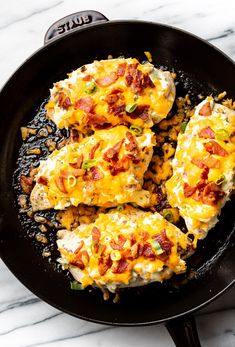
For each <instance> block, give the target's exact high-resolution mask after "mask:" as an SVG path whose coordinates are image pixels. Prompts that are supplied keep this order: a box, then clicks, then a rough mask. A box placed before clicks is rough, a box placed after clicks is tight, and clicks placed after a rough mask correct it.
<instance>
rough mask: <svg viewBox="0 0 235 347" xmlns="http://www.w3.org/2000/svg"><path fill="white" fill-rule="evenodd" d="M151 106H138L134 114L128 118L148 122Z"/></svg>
mask: <svg viewBox="0 0 235 347" xmlns="http://www.w3.org/2000/svg"><path fill="white" fill-rule="evenodd" d="M148 109H149V105H138V106H137V107H136V109H135V111H134V112H132V113H130V114H129V113H128V116H129V117H130V118H132V119H136V118H140V119H142V120H143V121H146V120H148V119H149V113H148Z"/></svg>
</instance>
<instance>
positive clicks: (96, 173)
mask: <svg viewBox="0 0 235 347" xmlns="http://www.w3.org/2000/svg"><path fill="white" fill-rule="evenodd" d="M90 172H91V177H92V180H93V181H99V180H101V179H102V178H103V177H104V174H103V172H101V171H100V169H99V168H98V167H97V166H93V167H91V168H90Z"/></svg>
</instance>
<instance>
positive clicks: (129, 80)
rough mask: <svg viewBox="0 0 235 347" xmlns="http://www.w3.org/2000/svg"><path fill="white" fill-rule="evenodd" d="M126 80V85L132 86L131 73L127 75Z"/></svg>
mask: <svg viewBox="0 0 235 347" xmlns="http://www.w3.org/2000/svg"><path fill="white" fill-rule="evenodd" d="M125 80H126V85H127V87H128V86H130V85H131V84H132V82H133V77H132V76H131V75H130V73H128V75H126V77H125Z"/></svg>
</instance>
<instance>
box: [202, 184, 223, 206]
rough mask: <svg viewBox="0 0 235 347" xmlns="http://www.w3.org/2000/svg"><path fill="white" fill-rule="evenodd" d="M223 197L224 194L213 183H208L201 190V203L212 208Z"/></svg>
mask: <svg viewBox="0 0 235 347" xmlns="http://www.w3.org/2000/svg"><path fill="white" fill-rule="evenodd" d="M224 195H225V193H224V192H223V191H222V190H221V189H220V188H219V187H218V186H217V185H216V184H215V183H214V182H209V183H208V184H207V185H206V186H205V188H204V190H203V194H202V202H203V203H204V204H206V205H212V206H214V205H216V204H217V202H218V201H219V200H221V199H222V198H223V197H224Z"/></svg>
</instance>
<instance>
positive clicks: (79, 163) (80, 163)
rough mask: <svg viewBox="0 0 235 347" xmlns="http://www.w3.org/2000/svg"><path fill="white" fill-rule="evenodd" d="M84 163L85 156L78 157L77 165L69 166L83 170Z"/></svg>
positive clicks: (71, 164)
mask: <svg viewBox="0 0 235 347" xmlns="http://www.w3.org/2000/svg"><path fill="white" fill-rule="evenodd" d="M82 162H83V154H81V155H79V156H78V157H77V161H76V163H69V165H70V166H72V167H73V168H74V169H81V166H82Z"/></svg>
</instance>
